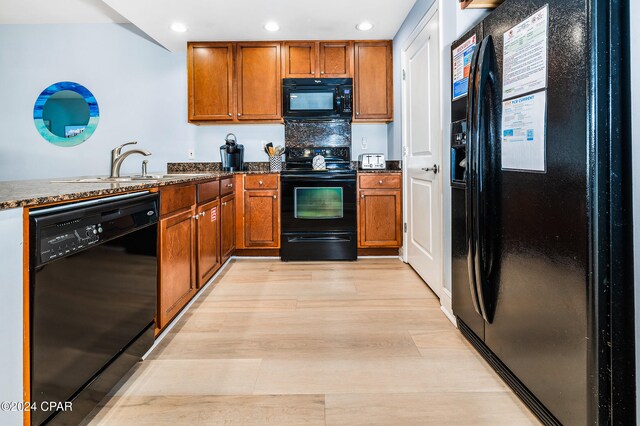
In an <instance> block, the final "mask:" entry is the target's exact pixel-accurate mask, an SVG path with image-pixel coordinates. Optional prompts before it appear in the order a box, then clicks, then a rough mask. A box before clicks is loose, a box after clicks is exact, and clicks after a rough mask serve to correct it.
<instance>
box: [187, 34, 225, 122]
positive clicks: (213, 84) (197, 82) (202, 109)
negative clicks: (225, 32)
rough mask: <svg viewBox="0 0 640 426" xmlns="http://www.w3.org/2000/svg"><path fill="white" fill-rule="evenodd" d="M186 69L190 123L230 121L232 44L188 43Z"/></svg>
mask: <svg viewBox="0 0 640 426" xmlns="http://www.w3.org/2000/svg"><path fill="white" fill-rule="evenodd" d="M187 67H188V69H187V72H188V74H189V78H188V81H189V120H190V121H193V120H215V121H227V120H233V118H234V110H235V108H234V104H233V103H234V96H233V43H189V45H188V48H187Z"/></svg>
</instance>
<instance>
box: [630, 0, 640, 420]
mask: <svg viewBox="0 0 640 426" xmlns="http://www.w3.org/2000/svg"><path fill="white" fill-rule="evenodd" d="M629 3H630V8H631V14H630V18H631V19H630V20H629V22H631V123H632V136H631V137H632V141H633V148H632V149H633V165H634V168H636V167H638V166H637V165H639V164H640V81H639V80H638V79H639V78H640V53H639V51H638V49H640V26H638V24H637V23H638V22H640V3H638V2H637V1H633V0H632V1H630V2H629ZM637 170H638V169H637V168H636V170H635V171H634V173H633V241H634V242H633V250H634V262H633V267H634V273H635V286H634V287H635V306H636V308H635V310H636V423H638V424H640V173H638V172H637Z"/></svg>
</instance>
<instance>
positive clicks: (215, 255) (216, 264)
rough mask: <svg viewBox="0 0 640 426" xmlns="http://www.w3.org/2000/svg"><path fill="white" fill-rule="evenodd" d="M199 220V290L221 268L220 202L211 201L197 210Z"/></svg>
mask: <svg viewBox="0 0 640 426" xmlns="http://www.w3.org/2000/svg"><path fill="white" fill-rule="evenodd" d="M196 215H197V216H196V217H197V218H198V220H197V224H198V245H197V249H196V250H197V254H198V288H200V287H202V286H203V285H205V284H206V283H207V281H209V278H211V277H212V276H213V274H215V272H216V271H217V270H218V269H219V268H220V264H221V263H220V261H221V257H220V200H215V201H211V202H209V203H207V204H204V205H202V206H200V207H198V209H197V210H196Z"/></svg>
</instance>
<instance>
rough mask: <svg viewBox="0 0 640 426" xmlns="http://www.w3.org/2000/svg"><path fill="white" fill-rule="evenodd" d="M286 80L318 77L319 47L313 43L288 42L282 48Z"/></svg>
mask: <svg viewBox="0 0 640 426" xmlns="http://www.w3.org/2000/svg"><path fill="white" fill-rule="evenodd" d="M282 49H283V53H282V63H283V67H282V69H283V72H284V77H285V78H312V77H315V76H316V68H317V59H318V46H317V43H316V42H313V41H287V42H285V43H284V45H283V46H282Z"/></svg>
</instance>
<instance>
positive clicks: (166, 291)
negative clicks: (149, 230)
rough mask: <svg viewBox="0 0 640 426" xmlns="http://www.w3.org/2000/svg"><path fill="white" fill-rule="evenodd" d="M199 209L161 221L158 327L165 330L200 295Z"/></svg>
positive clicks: (189, 209) (185, 211)
mask: <svg viewBox="0 0 640 426" xmlns="http://www.w3.org/2000/svg"><path fill="white" fill-rule="evenodd" d="M194 214H195V206H191V207H190V208H188V209H187V210H182V211H180V212H179V213H176V214H173V215H170V216H167V217H165V218H163V219H162V220H160V232H159V235H160V236H159V239H160V245H159V249H158V250H159V254H158V262H159V264H158V276H159V288H158V324H157V326H158V328H160V329H161V328H164V327H165V326H166V325H167V324H168V323H169V322H170V321H171V319H173V317H174V316H175V315H176V314H177V313H178V312H180V310H181V309H182V308H183V307H184V306H185V305H186V304H187V303H188V302H189V301H190V300H191V298H192V297H193V295H194V294H195V292H196V264H195V258H194V251H195V244H194V241H195V234H196V227H195V223H194V222H195V221H194V219H193V217H194Z"/></svg>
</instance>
